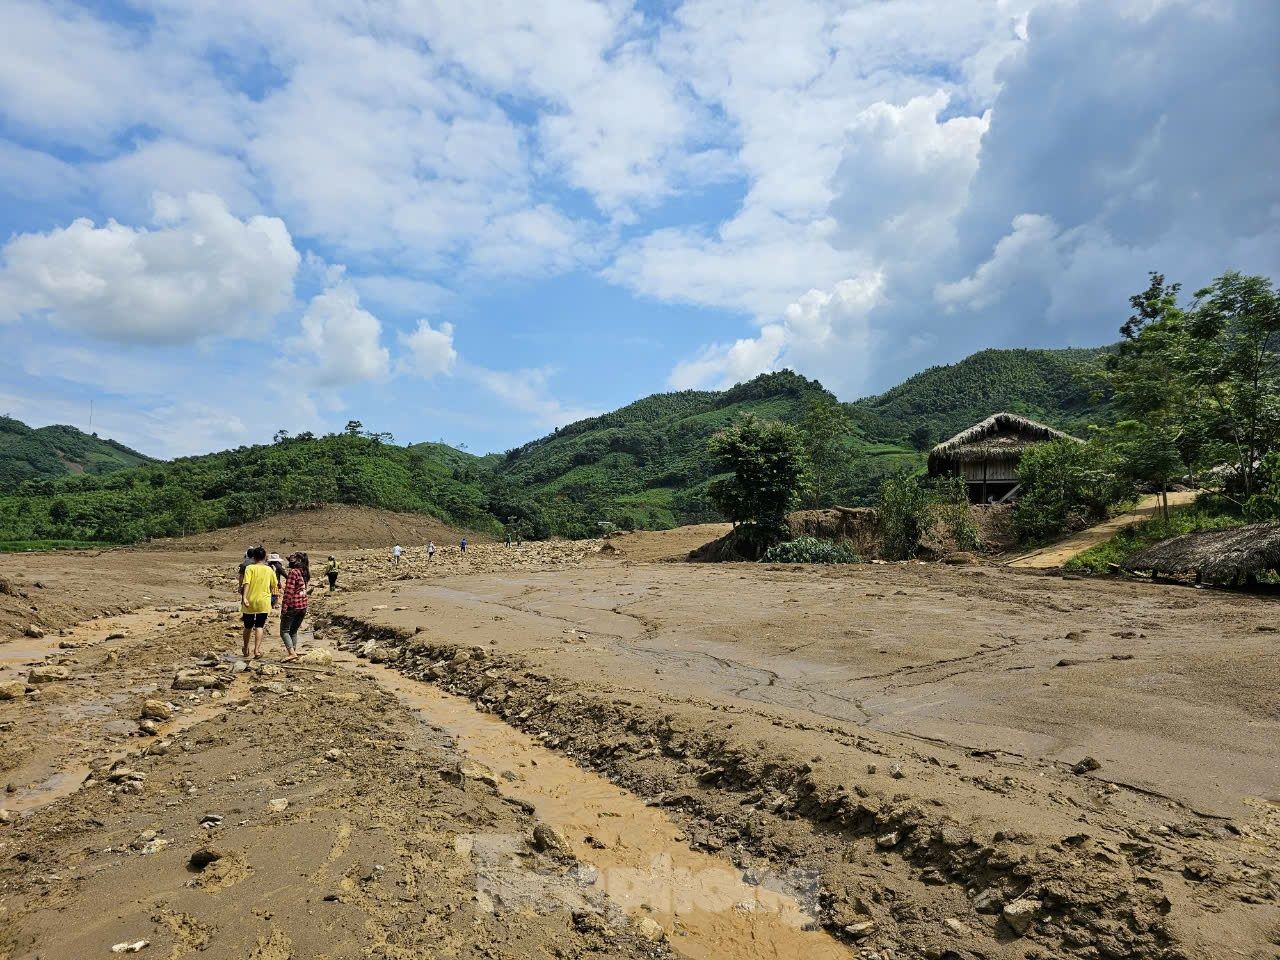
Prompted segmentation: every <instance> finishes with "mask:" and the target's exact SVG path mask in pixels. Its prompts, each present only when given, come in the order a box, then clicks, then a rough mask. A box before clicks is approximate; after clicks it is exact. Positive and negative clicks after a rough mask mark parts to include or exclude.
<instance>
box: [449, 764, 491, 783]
mask: <svg viewBox="0 0 1280 960" xmlns="http://www.w3.org/2000/svg"><path fill="white" fill-rule="evenodd" d="M458 776H459V778H460V779H461V780H474V781H475V782H476V783H483V784H486V785H487V786H490V787H496V786H497V785H498V778H497V777H495V776H494V775H493V771H492V770H490V769H489V768H488V767H486V766H485V765H484V764H483V763H476V762H475V761H474V760H463V761H462V762H461V763H459V764H458Z"/></svg>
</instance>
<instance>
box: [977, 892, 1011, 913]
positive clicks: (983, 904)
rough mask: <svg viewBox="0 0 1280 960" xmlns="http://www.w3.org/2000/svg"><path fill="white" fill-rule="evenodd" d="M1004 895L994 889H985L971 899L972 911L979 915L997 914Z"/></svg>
mask: <svg viewBox="0 0 1280 960" xmlns="http://www.w3.org/2000/svg"><path fill="white" fill-rule="evenodd" d="M1003 901H1004V895H1003V894H1002V893H1001V892H1000V890H999V889H998V888H996V887H987V889H985V890H983V891H982V892H980V893H979V894H978V895H977V896H975V897H974V898H973V909H975V910H977V911H978V912H979V913H999V912H1000V906H1001V904H1002V902H1003Z"/></svg>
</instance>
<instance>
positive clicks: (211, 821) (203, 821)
mask: <svg viewBox="0 0 1280 960" xmlns="http://www.w3.org/2000/svg"><path fill="white" fill-rule="evenodd" d="M220 823H222V814H220V813H206V814H205V815H204V816H203V817H201V818H200V826H202V827H216V826H218V824H220Z"/></svg>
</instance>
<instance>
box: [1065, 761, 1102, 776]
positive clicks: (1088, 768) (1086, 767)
mask: <svg viewBox="0 0 1280 960" xmlns="http://www.w3.org/2000/svg"><path fill="white" fill-rule="evenodd" d="M1101 768H1102V764H1100V763H1099V762H1098V761H1097V760H1095V759H1093V757H1085V758H1084V759H1083V760H1081V761H1080V762H1079V763H1077V764H1076V765H1075V766H1074V767H1072V768H1071V772H1072V773H1074V774H1076V775H1077V776H1078V775H1080V774H1084V773H1092V772H1093V771H1094V770H1099V769H1101Z"/></svg>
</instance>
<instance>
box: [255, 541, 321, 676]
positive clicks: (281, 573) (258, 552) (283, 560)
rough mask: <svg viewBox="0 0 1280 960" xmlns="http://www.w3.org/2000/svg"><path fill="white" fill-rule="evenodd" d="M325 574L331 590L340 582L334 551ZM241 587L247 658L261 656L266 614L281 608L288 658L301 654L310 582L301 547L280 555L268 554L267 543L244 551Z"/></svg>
mask: <svg viewBox="0 0 1280 960" xmlns="http://www.w3.org/2000/svg"><path fill="white" fill-rule="evenodd" d="M325 576H326V577H327V578H328V581H329V589H330V590H331V591H332V590H333V589H334V587H335V586H336V585H337V582H338V560H337V558H336V557H334V556H333V555H332V554H331V555H330V556H329V560H328V562H327V563H326V564H325ZM237 580H238V583H239V588H240V620H241V623H242V624H243V626H244V639H243V644H242V652H243V654H244V657H245V659H249V658H250V656H252V657H253V658H255V659H256V658H258V657H261V656H262V637H263V634H264V633H265V632H266V627H267V616H268V615H269V614H270V613H271V611H272V610H273V609H275V608H276V607H277V606H279V608H280V639H281V641H282V642H283V643H284V650H285V659H286V660H296V659H297V658H298V631H299V630H301V629H302V621H303V620H304V619H305V618H306V616H307V603H308V592H309V589H310V584H311V561H310V559H309V558H308V557H307V555H306V554H305V553H302V552H301V551H299V552H297V553H291V554H289V556H288V557H281V556H280V554H278V553H272V554H268V553H267V551H266V548H265V547H262V546H256V547H250V548H249V549H248V550H246V551H245V554H244V560H243V561H241V563H240V567H239V570H238V573H237Z"/></svg>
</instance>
